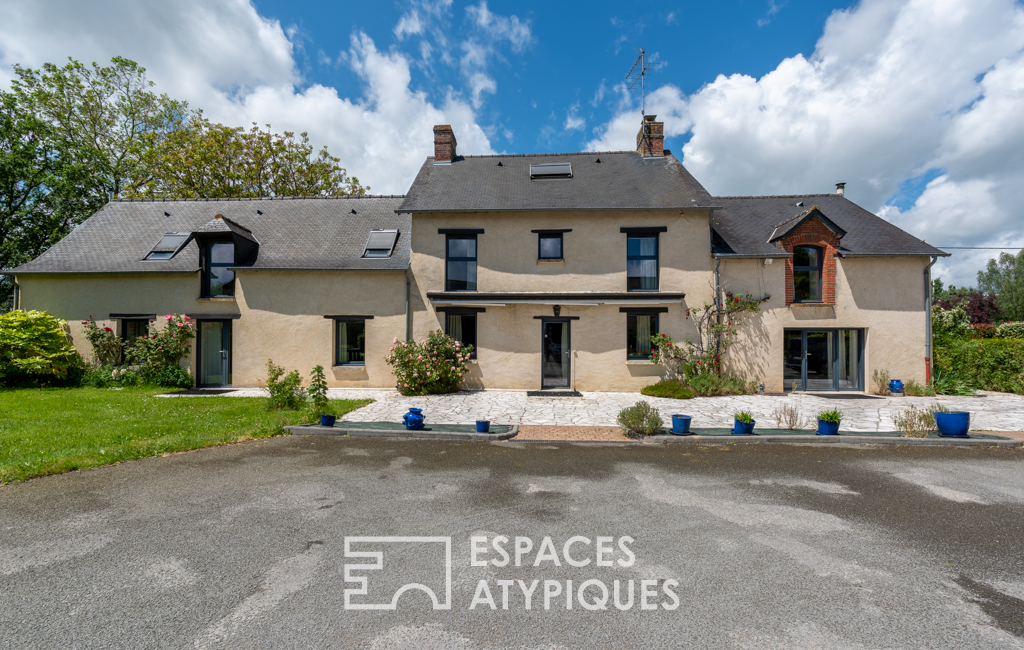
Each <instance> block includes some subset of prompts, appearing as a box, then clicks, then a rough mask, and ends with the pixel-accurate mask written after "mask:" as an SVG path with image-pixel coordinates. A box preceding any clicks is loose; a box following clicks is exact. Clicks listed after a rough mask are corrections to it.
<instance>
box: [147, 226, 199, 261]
mask: <svg viewBox="0 0 1024 650" xmlns="http://www.w3.org/2000/svg"><path fill="white" fill-rule="evenodd" d="M190 234H191V233H187V232H168V233H164V236H163V237H161V238H160V241H159V242H158V243H157V245H156V246H154V247H153V250H151V251H150V252H149V254H148V255H146V257H145V259H146V260H149V261H163V260H169V259H171V258H172V257H174V256H175V255H176V254H177V253H178V251H179V250H181V248H182V246H184V245H185V242H187V241H188V238H189V236H190Z"/></svg>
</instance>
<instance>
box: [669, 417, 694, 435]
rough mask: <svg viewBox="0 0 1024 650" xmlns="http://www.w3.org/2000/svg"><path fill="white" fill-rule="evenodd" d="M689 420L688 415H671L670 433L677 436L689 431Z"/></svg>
mask: <svg viewBox="0 0 1024 650" xmlns="http://www.w3.org/2000/svg"><path fill="white" fill-rule="evenodd" d="M690 420H691V418H690V416H689V415H673V416H672V433H674V434H675V435H677V436H685V435H686V434H688V433H690Z"/></svg>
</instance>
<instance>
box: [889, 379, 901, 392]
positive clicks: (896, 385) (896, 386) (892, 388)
mask: <svg viewBox="0 0 1024 650" xmlns="http://www.w3.org/2000/svg"><path fill="white" fill-rule="evenodd" d="M889 392H890V393H902V392H903V382H902V381H900V380H899V379H893V380H892V381H890V382H889Z"/></svg>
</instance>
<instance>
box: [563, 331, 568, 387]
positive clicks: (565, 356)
mask: <svg viewBox="0 0 1024 650" xmlns="http://www.w3.org/2000/svg"><path fill="white" fill-rule="evenodd" d="M562 377H563V378H564V379H565V381H566V382H568V381H569V323H562Z"/></svg>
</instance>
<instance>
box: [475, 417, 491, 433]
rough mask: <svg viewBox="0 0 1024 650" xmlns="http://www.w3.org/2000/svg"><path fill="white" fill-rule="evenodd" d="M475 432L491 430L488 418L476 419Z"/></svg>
mask: <svg viewBox="0 0 1024 650" xmlns="http://www.w3.org/2000/svg"><path fill="white" fill-rule="evenodd" d="M476 432H477V433H490V432H491V421H490V420H477V421H476Z"/></svg>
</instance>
